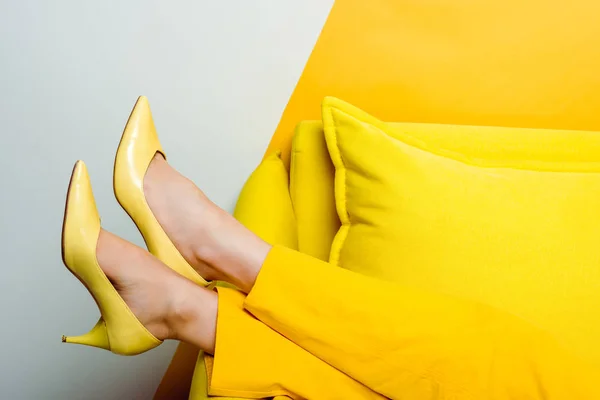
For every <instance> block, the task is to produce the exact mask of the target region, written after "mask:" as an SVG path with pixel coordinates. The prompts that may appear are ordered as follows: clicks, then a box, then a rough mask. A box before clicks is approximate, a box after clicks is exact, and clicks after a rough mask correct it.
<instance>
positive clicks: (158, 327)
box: [97, 230, 217, 354]
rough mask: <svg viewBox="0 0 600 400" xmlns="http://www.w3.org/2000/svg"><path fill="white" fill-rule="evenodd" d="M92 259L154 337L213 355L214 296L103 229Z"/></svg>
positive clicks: (215, 309)
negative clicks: (197, 348) (188, 345)
mask: <svg viewBox="0 0 600 400" xmlns="http://www.w3.org/2000/svg"><path fill="white" fill-rule="evenodd" d="M97 257H98V263H99V265H100V268H102V270H103V271H104V273H105V274H106V276H107V277H108V279H109V280H110V281H111V282H112V284H113V285H114V287H115V289H116V290H117V291H118V292H119V294H120V295H121V297H122V298H123V300H125V302H126V303H127V305H128V306H129V307H130V308H131V310H132V311H133V313H134V314H135V316H136V317H137V318H138V319H139V320H140V322H141V323H142V324H143V325H144V326H145V327H146V328H147V329H148V330H149V331H150V332H151V333H152V334H153V335H154V336H156V337H157V338H158V339H161V340H164V339H177V340H182V341H185V342H188V343H190V344H193V345H195V346H197V347H199V348H200V349H202V350H203V351H205V352H207V353H210V354H212V353H213V352H214V348H215V329H216V320H217V293H215V292H213V291H211V290H207V289H205V288H201V287H199V286H197V285H195V284H194V283H192V282H191V281H189V280H187V279H185V278H183V277H182V276H180V275H179V274H177V273H175V272H173V271H172V270H171V269H169V268H168V267H167V266H166V265H164V264H163V263H162V262H161V261H160V260H158V259H157V258H155V257H154V256H152V255H151V254H150V253H148V252H147V251H146V250H143V249H141V248H139V247H137V246H135V245H133V244H131V243H129V242H127V241H125V240H123V239H121V238H119V237H118V236H115V235H113V234H111V233H110V232H107V231H105V230H102V231H101V232H100V237H99V238H98V245H97Z"/></svg>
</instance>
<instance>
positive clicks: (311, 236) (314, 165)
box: [290, 121, 340, 261]
mask: <svg viewBox="0 0 600 400" xmlns="http://www.w3.org/2000/svg"><path fill="white" fill-rule="evenodd" d="M333 172H334V171H333V164H332V163H331V159H330V158H329V153H328V152H327V144H326V143H325V136H324V135H323V124H322V123H321V121H303V122H300V123H299V124H298V125H297V126H296V132H295V134H294V139H293V142H292V160H291V167H290V195H291V197H292V204H293V206H294V212H295V214H296V223H297V226H298V250H300V252H302V253H304V254H308V255H311V256H313V257H316V258H319V259H321V260H324V261H327V260H329V251H330V249H331V242H332V241H333V237H334V236H335V234H336V233H337V231H338V229H339V227H340V220H339V218H338V216H337V212H336V210H335V199H334V194H333Z"/></svg>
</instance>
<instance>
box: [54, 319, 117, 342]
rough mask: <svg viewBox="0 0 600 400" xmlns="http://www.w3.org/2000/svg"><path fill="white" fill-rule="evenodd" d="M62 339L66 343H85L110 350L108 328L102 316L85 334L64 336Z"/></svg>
mask: <svg viewBox="0 0 600 400" xmlns="http://www.w3.org/2000/svg"><path fill="white" fill-rule="evenodd" d="M62 341H63V342H64V343H75V344H84V345H86V346H94V347H99V348H101V349H105V350H110V342H109V341H108V330H107V329H106V323H105V322H104V320H103V319H102V318H100V319H99V320H98V322H97V323H96V325H94V327H93V328H92V330H91V331H89V332H88V333H86V334H85V335H81V336H63V337H62Z"/></svg>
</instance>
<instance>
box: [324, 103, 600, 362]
mask: <svg viewBox="0 0 600 400" xmlns="http://www.w3.org/2000/svg"><path fill="white" fill-rule="evenodd" d="M322 111H323V123H324V129H325V136H326V140H327V145H328V148H329V152H330V155H331V158H332V160H333V163H334V165H335V168H336V172H335V196H336V206H337V210H338V214H339V217H340V220H341V221H342V227H341V228H340V230H339V232H338V233H337V235H336V237H335V240H334V243H333V245H332V251H331V258H330V261H331V262H332V263H334V264H337V265H340V266H342V267H344V268H348V269H350V270H354V271H358V272H361V273H364V274H367V275H372V276H376V277H380V278H384V279H388V280H392V281H398V282H403V283H405V284H409V285H414V286H417V287H421V288H427V289H433V290H437V291H442V292H445V293H450V294H453V295H458V296H462V297H466V298H470V299H475V300H478V301H482V302H485V303H488V304H491V305H493V306H496V307H499V308H501V309H504V310H507V311H510V312H512V313H515V314H517V315H519V316H521V317H523V318H525V319H527V320H528V321H530V322H533V323H534V324H536V325H538V326H540V327H542V328H544V329H547V330H549V331H550V332H551V333H553V334H555V335H556V336H557V337H558V338H559V340H561V341H562V342H563V343H564V344H565V345H567V346H568V347H569V348H570V349H572V350H574V351H576V352H577V353H578V354H579V355H580V356H583V357H585V358H587V359H589V360H591V361H593V362H596V363H600V345H598V338H600V313H599V312H598V310H600V246H599V245H598V244H599V243H600V162H599V161H598V160H600V133H597V132H581V131H580V132H577V131H544V130H529V129H517V128H491V127H458V126H444V125H438V126H432V125H422V124H408V123H407V124H395V125H394V127H391V126H390V125H388V124H385V123H382V122H381V121H379V120H377V119H375V118H373V117H371V116H370V115H368V114H367V113H365V112H363V111H361V110H359V109H357V108H355V107H353V106H351V105H349V104H346V103H344V102H342V101H340V100H337V99H333V98H327V99H325V101H324V103H323V108H322ZM417 132H420V135H419V134H417ZM434 133H435V134H434Z"/></svg>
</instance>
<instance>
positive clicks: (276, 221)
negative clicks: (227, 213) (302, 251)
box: [233, 152, 298, 250]
mask: <svg viewBox="0 0 600 400" xmlns="http://www.w3.org/2000/svg"><path fill="white" fill-rule="evenodd" d="M233 216H234V217H235V218H236V219H237V220H238V221H240V222H241V223H242V224H244V226H245V227H246V228H248V229H250V230H251V231H252V232H254V233H255V234H257V235H258V236H259V237H260V238H261V239H263V240H264V241H266V242H268V243H270V244H279V245H283V246H286V247H289V248H290V249H294V250H297V249H298V237H297V227H296V217H295V216H294V210H293V208H292V201H291V199H290V192H289V177H288V172H287V170H286V168H285V166H284V165H283V162H282V161H281V153H280V152H275V153H273V154H271V155H270V156H268V157H267V158H265V159H264V160H263V162H262V163H260V165H259V166H258V167H257V168H256V170H254V172H253V173H252V175H250V177H249V178H248V180H247V181H246V184H245V185H244V187H243V188H242V191H241V192H240V196H239V198H238V201H237V204H236V206H235V210H234V212H233Z"/></svg>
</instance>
